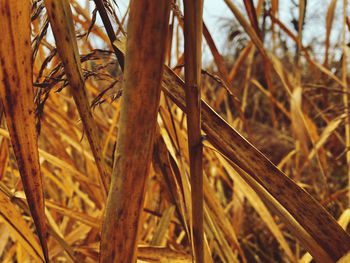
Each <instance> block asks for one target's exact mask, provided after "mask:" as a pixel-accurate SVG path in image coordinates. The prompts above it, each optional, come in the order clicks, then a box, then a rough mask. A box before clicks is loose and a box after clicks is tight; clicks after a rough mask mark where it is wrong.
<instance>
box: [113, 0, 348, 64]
mask: <svg viewBox="0 0 350 263" xmlns="http://www.w3.org/2000/svg"><path fill="white" fill-rule="evenodd" d="M115 1H116V3H117V4H118V7H119V11H118V10H117V15H118V17H122V15H123V14H124V13H125V10H126V8H127V6H128V3H129V0H115ZM232 1H233V3H234V4H235V5H236V6H237V7H238V8H240V9H241V10H244V4H243V0H232ZM180 2H182V1H181V0H180ZM253 2H254V3H255V4H256V2H257V0H254V1H253ZM292 2H293V1H292V0H279V12H278V14H277V16H278V18H279V19H280V20H281V21H282V22H283V23H284V24H285V25H286V26H287V27H288V28H289V29H291V30H292V31H293V32H294V33H295V31H294V30H293V26H292V24H291V21H292V19H293V11H294V16H295V17H298V10H297V8H294V7H293V4H292ZM294 2H299V1H298V0H295V1H294ZM330 2H331V0H308V7H307V13H306V24H305V27H304V33H303V44H304V45H305V46H307V45H308V44H310V43H311V42H312V41H313V40H315V39H316V40H318V41H324V39H325V23H326V22H325V17H326V12H327V8H328V6H329V3H330ZM342 2H343V1H342V0H338V1H337V8H336V18H337V17H338V18H339V17H342V13H341V12H342ZM348 11H349V10H348ZM348 15H349V14H348ZM232 19H235V18H234V16H233V14H232V12H231V11H230V10H229V8H228V7H227V6H226V4H225V2H224V1H223V0H204V9H203V21H204V22H205V24H206V25H207V27H208V30H209V32H210V33H211V35H212V37H213V39H214V41H215V43H216V45H217V48H218V49H219V52H220V53H221V54H225V53H227V52H228V48H229V45H228V42H227V35H228V33H227V28H225V27H224V25H225V23H227V21H229V20H232ZM333 27H334V30H333V31H332V35H331V42H333V43H335V42H337V41H341V21H340V23H339V21H338V22H335V23H334V24H333ZM287 44H289V45H290V47H291V48H293V47H294V43H293V42H292V41H289V43H287ZM315 53H316V56H319V57H318V58H316V59H319V60H322V57H323V54H324V50H323V48H322V45H320V46H319V50H315ZM211 59H212V57H211V54H210V51H209V49H208V47H207V46H206V43H205V41H204V42H203V62H204V63H205V62H208V61H210V60H211Z"/></svg>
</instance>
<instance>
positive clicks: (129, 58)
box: [100, 0, 170, 263]
mask: <svg viewBox="0 0 350 263" xmlns="http://www.w3.org/2000/svg"><path fill="white" fill-rule="evenodd" d="M169 13H170V1H169V0H132V1H131V2H130V15H129V23H128V31H127V32H128V37H127V43H126V57H125V69H124V79H123V97H122V105H121V112H120V119H119V129H118V138H117V148H116V154H115V159H114V167H113V172H112V181H111V187H110V190H109V194H108V199H107V206H106V211H105V217H104V222H103V227H102V234H101V249H100V251H101V255H100V262H105V263H107V262H108V263H111V262H118V263H120V262H124V263H134V262H135V261H136V248H137V241H138V232H139V229H140V227H141V225H140V217H141V214H142V211H143V203H144V196H145V185H146V182H147V178H148V177H147V175H148V171H149V165H150V161H151V157H152V151H153V141H154V134H155V128H156V124H157V113H158V107H159V99H160V91H161V80H162V76H163V67H164V59H165V50H166V40H167V32H168V24H169Z"/></svg>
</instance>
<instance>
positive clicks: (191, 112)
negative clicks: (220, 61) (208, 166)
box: [184, 0, 204, 262]
mask: <svg viewBox="0 0 350 263" xmlns="http://www.w3.org/2000/svg"><path fill="white" fill-rule="evenodd" d="M184 9H185V10H184V14H185V16H184V19H185V24H184V27H185V28H184V33H185V85H186V89H185V93H186V108H187V129H188V147H189V153H190V174H191V195H192V236H193V239H192V240H193V243H192V244H193V246H194V255H195V260H196V262H204V252H203V251H204V234H203V175H202V157H203V146H202V136H201V125H200V120H201V114H200V109H201V108H200V100H201V97H200V94H201V92H200V76H201V75H200V74H201V59H202V57H201V52H202V50H201V46H202V28H203V26H202V24H203V23H202V14H203V0H192V1H188V0H184Z"/></svg>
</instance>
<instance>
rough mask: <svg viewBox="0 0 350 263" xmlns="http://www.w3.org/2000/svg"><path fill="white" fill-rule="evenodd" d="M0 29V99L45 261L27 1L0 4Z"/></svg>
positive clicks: (41, 187) (41, 192) (45, 247)
mask: <svg viewBox="0 0 350 263" xmlns="http://www.w3.org/2000/svg"><path fill="white" fill-rule="evenodd" d="M0 28H1V30H2V33H1V41H0V96H1V99H2V102H3V105H4V110H5V115H6V121H7V126H8V129H9V132H10V136H11V142H12V146H13V150H14V153H15V156H16V159H17V164H18V169H19V171H20V174H21V178H22V182H23V188H24V191H25V193H26V196H27V201H28V205H29V207H30V211H31V214H32V217H33V219H34V223H35V226H36V229H37V231H38V235H39V238H40V242H41V245H42V248H43V251H44V256H45V258H46V259H48V252H47V244H46V225H45V214H44V195H43V185H42V178H41V173H40V165H39V154H38V134H37V131H36V127H35V115H34V112H35V111H34V91H33V88H32V87H33V86H32V62H31V57H32V54H31V53H32V50H31V46H30V43H31V39H30V1H1V2H0Z"/></svg>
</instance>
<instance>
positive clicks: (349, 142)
mask: <svg viewBox="0 0 350 263" xmlns="http://www.w3.org/2000/svg"><path fill="white" fill-rule="evenodd" d="M347 4H348V1H347V0H343V41H342V45H343V61H342V81H343V85H344V86H343V89H344V93H343V102H344V111H345V115H346V117H345V144H346V145H345V146H346V162H347V168H348V189H350V150H349V147H350V123H349V121H350V118H349V96H348V92H349V90H348V84H347V79H346V78H347V58H348V57H347V54H346V49H347V46H346V7H347ZM348 207H350V192H349V191H348Z"/></svg>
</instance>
